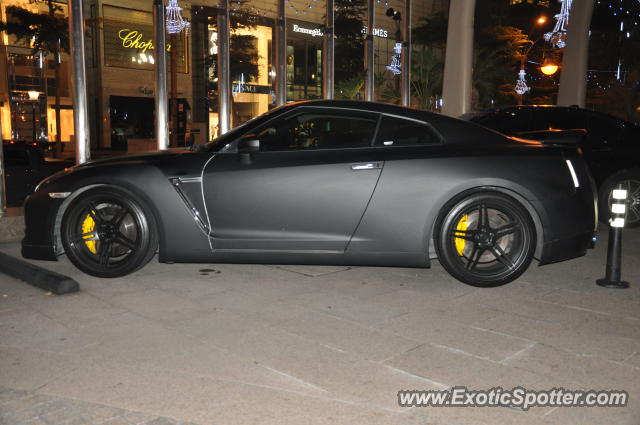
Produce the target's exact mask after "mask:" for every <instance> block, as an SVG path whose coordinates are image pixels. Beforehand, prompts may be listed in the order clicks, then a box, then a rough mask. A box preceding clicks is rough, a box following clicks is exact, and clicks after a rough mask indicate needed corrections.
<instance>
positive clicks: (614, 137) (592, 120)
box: [586, 115, 622, 146]
mask: <svg viewBox="0 0 640 425" xmlns="http://www.w3.org/2000/svg"><path fill="white" fill-rule="evenodd" d="M586 127H587V131H588V132H589V139H590V141H591V143H592V144H594V145H606V146H610V145H612V144H615V143H617V142H619V141H620V136H621V131H622V128H621V125H620V122H619V121H618V120H616V119H615V118H604V117H600V116H597V115H589V116H588V119H587V124H586Z"/></svg>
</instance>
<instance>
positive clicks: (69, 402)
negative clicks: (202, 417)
mask: <svg viewBox="0 0 640 425" xmlns="http://www.w3.org/2000/svg"><path fill="white" fill-rule="evenodd" d="M0 394H1V395H2V400H3V401H4V402H3V403H2V404H1V405H0V425H142V424H144V425H152V424H153V425H196V424H194V423H192V422H189V423H187V422H185V421H179V420H176V419H172V418H168V417H162V416H158V415H147V414H144V413H141V412H135V411H129V410H125V409H120V408H116V407H111V406H106V405H103V404H98V403H90V402H86V401H80V400H74V399H69V398H64V397H57V396H50V395H46V394H39V393H30V394H26V393H25V392H24V391H19V390H13V389H11V388H6V387H0Z"/></svg>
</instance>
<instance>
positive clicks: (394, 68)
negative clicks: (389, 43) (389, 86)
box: [387, 43, 402, 75]
mask: <svg viewBox="0 0 640 425" xmlns="http://www.w3.org/2000/svg"><path fill="white" fill-rule="evenodd" d="M393 50H394V52H395V53H394V55H393V56H392V57H391V64H389V65H387V69H388V70H389V71H391V72H393V75H400V74H401V73H402V65H401V64H400V55H402V43H396V45H395V46H394V47H393Z"/></svg>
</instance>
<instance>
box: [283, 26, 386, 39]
mask: <svg viewBox="0 0 640 425" xmlns="http://www.w3.org/2000/svg"><path fill="white" fill-rule="evenodd" d="M291 30H292V31H293V32H297V33H301V34H307V35H310V36H311V37H322V36H323V35H324V32H323V31H322V28H305V27H302V26H300V25H298V24H293V26H292V27H291ZM361 32H362V34H366V33H367V27H366V26H364V27H362V30H361ZM373 35H374V36H375V37H381V38H387V37H388V36H389V33H388V32H387V30H384V29H382V28H374V29H373Z"/></svg>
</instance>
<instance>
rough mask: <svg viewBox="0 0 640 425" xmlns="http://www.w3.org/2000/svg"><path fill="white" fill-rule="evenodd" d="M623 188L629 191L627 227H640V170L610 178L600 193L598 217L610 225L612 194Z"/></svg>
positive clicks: (624, 172) (617, 174)
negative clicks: (614, 190) (615, 190)
mask: <svg viewBox="0 0 640 425" xmlns="http://www.w3.org/2000/svg"><path fill="white" fill-rule="evenodd" d="M620 186H622V188H623V189H626V190H627V196H628V199H627V202H626V204H627V216H626V219H625V225H624V226H625V227H640V170H628V171H622V172H619V173H616V174H614V175H613V176H611V177H609V178H608V179H607V180H605V182H604V183H603V184H602V185H601V186H600V190H599V191H598V217H599V218H600V221H601V222H602V223H608V222H609V218H610V217H611V204H613V199H612V198H611V192H612V191H613V189H617V188H618V187H620Z"/></svg>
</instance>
